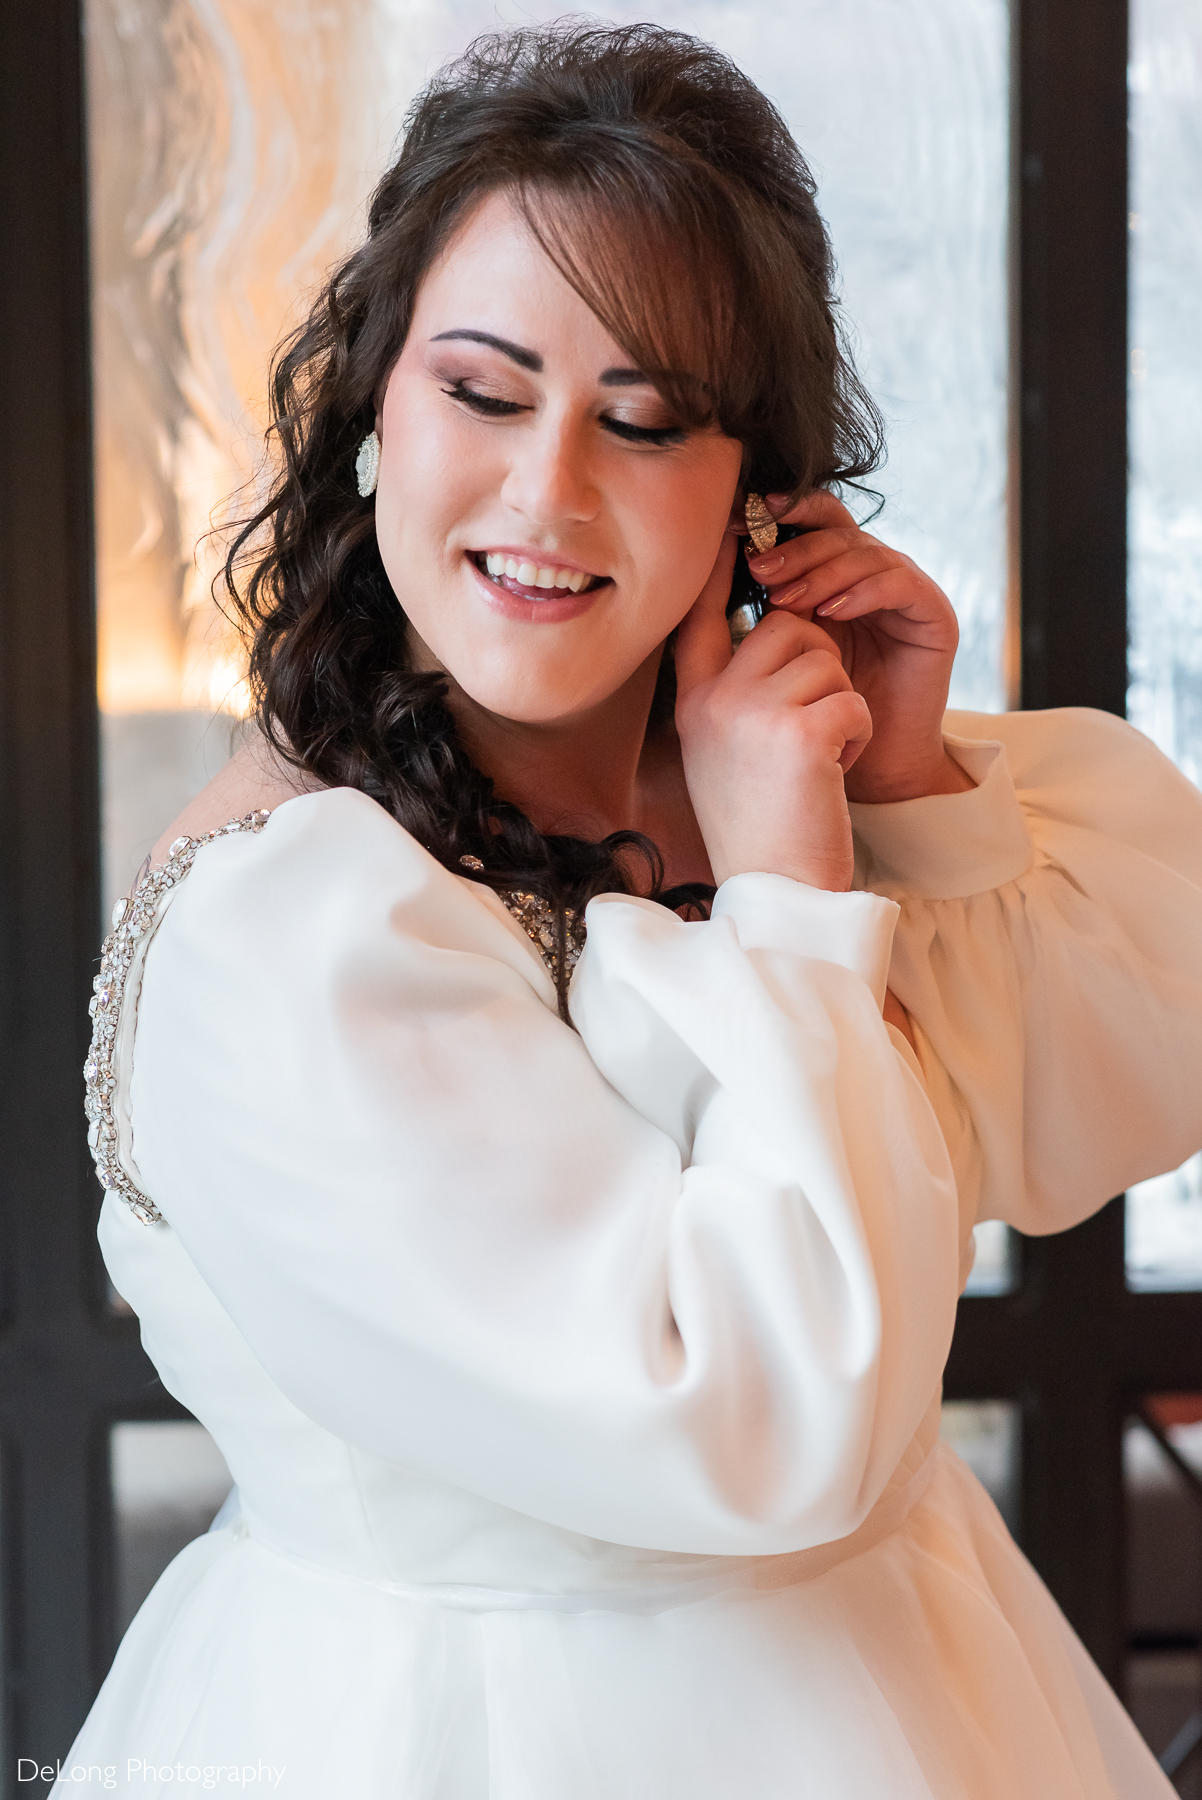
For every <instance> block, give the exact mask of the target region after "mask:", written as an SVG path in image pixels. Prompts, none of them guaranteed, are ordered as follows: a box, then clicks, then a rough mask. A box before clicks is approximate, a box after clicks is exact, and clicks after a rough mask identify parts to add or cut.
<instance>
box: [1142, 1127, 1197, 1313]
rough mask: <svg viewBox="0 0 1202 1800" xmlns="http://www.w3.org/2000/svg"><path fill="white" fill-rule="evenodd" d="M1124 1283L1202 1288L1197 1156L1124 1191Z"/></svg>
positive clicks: (1147, 1289)
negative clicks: (1164, 1173)
mask: <svg viewBox="0 0 1202 1800" xmlns="http://www.w3.org/2000/svg"><path fill="white" fill-rule="evenodd" d="M1126 1225H1127V1286H1128V1287H1130V1288H1135V1289H1137V1290H1140V1291H1143V1292H1155V1291H1157V1290H1161V1291H1163V1290H1165V1289H1169V1288H1174V1289H1181V1288H1192V1289H1197V1288H1202V1156H1191V1157H1190V1159H1189V1161H1188V1162H1187V1163H1185V1164H1183V1165H1182V1167H1181V1168H1180V1169H1175V1170H1173V1171H1172V1173H1171V1174H1168V1175H1157V1176H1156V1177H1155V1178H1154V1179H1153V1180H1152V1181H1141V1182H1140V1183H1139V1186H1138V1187H1133V1188H1132V1189H1131V1191H1130V1192H1129V1194H1128V1195H1127V1219H1126Z"/></svg>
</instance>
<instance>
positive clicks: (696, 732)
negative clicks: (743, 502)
mask: <svg viewBox="0 0 1202 1800" xmlns="http://www.w3.org/2000/svg"><path fill="white" fill-rule="evenodd" d="M734 556H735V542H734V539H733V538H731V537H728V538H726V539H725V540H724V542H723V547H722V550H721V552H720V554H719V556H718V560H717V562H716V563H715V565H714V571H713V574H712V575H711V576H710V578H709V580H708V582H707V583H706V585H705V587H704V589H703V590H702V592H701V595H700V597H699V598H698V600H697V601H696V603H695V605H694V606H693V608H692V610H691V611H690V612H689V613H688V615H687V616H686V618H685V619H684V622H683V623H682V624H681V626H680V629H679V631H678V633H677V638H676V692H677V698H676V726H677V731H678V732H679V735H680V743H681V749H682V752H683V755H684V771H685V779H686V781H687V782H688V786H689V795H690V798H691V799H692V802H693V810H694V812H695V813H696V815H697V823H698V825H699V826H700V827H701V834H702V837H703V838H704V839H705V845H706V849H707V850H708V852H709V857H710V863H711V866H712V868H713V871H714V879H715V881H718V882H723V881H725V880H726V879H727V878H728V876H731V875H740V874H744V873H747V872H750V871H752V870H760V871H763V872H766V873H769V874H777V875H789V876H791V877H792V878H793V879H794V880H795V881H804V882H807V883H808V884H809V885H810V886H811V887H818V888H829V889H831V890H833V891H835V892H842V891H843V890H845V889H846V888H848V887H850V885H851V877H852V843H851V820H850V817H849V815H848V811H847V800H846V797H845V795H844V791H843V776H844V771H845V770H847V769H850V768H851V766H852V764H853V763H854V762H855V760H856V758H857V757H858V756H859V755H860V754H861V752H862V751H863V750H864V747H865V745H866V744H867V743H868V740H869V738H870V737H871V736H872V720H871V718H870V716H869V711H868V706H867V705H866V703H865V701H864V700H863V699H862V698H861V696H860V695H858V694H856V693H855V692H853V690H852V684H851V680H850V678H849V677H848V675H847V674H846V673H845V671H844V668H843V665H842V663H841V661H840V659H839V654H838V651H837V650H836V648H835V646H834V645H833V643H832V642H831V640H830V638H829V637H828V636H827V634H826V632H825V631H823V630H822V629H821V627H820V626H818V625H815V624H812V623H810V622H808V621H806V620H803V619H798V618H793V617H791V616H790V614H789V613H788V612H787V611H781V612H780V613H777V614H774V615H773V616H772V617H770V618H766V619H763V620H762V621H761V622H760V624H759V625H757V626H756V628H755V630H754V631H753V632H752V633H751V634H750V636H749V637H747V638H745V639H744V640H743V642H742V643H741V644H740V646H739V648H738V650H736V651H735V652H734V654H733V655H732V653H731V647H730V633H729V630H728V628H727V624H726V601H727V597H728V595H729V593H730V581H731V573H732V570H733V567H734Z"/></svg>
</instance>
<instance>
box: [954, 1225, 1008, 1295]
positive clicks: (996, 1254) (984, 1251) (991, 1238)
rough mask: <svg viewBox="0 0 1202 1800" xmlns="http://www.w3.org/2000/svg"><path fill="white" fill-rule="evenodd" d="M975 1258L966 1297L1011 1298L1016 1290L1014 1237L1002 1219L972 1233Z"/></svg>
mask: <svg viewBox="0 0 1202 1800" xmlns="http://www.w3.org/2000/svg"><path fill="white" fill-rule="evenodd" d="M972 1235H973V1244H974V1246H975V1249H976V1256H975V1259H974V1261H973V1265H972V1274H971V1275H970V1276H969V1278H968V1280H967V1282H966V1283H965V1287H964V1292H965V1293H966V1294H1008V1293H1009V1292H1010V1290H1011V1289H1012V1288H1013V1286H1014V1281H1015V1265H1016V1260H1017V1259H1016V1257H1015V1254H1014V1234H1013V1232H1012V1231H1011V1230H1010V1227H1009V1226H1008V1225H1004V1224H1003V1223H1002V1221H1001V1220H1000V1219H986V1220H985V1221H984V1222H983V1223H982V1224H980V1225H978V1226H977V1227H976V1229H975V1230H974V1232H973V1234H972Z"/></svg>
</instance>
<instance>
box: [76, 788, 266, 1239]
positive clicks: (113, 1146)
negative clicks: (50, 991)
mask: <svg viewBox="0 0 1202 1800" xmlns="http://www.w3.org/2000/svg"><path fill="white" fill-rule="evenodd" d="M270 817H271V814H270V813H268V812H252V813H247V815H246V817H245V818H244V819H231V820H230V822H229V823H228V825H221V826H219V827H218V829H217V830H216V831H206V832H205V833H204V834H203V836H201V837H178V838H176V840H175V842H174V843H173V844H172V845H171V847H170V849H169V850H168V852H167V860H166V862H164V863H162V864H160V866H159V867H158V868H157V869H151V870H150V871H149V873H148V874H146V875H144V876H143V878H142V880H141V881H140V882H139V883H138V885H137V887H136V888H135V889H134V891H133V893H132V894H131V895H130V896H129V898H128V899H125V900H118V902H117V904H116V906H115V907H114V908H113V928H112V930H111V931H110V932H109V935H108V936H107V937H106V938H105V940H104V943H103V944H102V945H101V947H100V973H99V975H97V977H96V979H95V981H94V982H93V983H92V987H93V990H94V992H93V994H92V1000H91V1004H90V1005H89V1007H88V1011H89V1012H90V1013H91V1015H92V1047H91V1049H90V1050H89V1051H88V1060H87V1062H86V1063H85V1064H84V1066H83V1079H84V1111H85V1113H86V1114H87V1118H88V1147H89V1149H90V1150H91V1152H92V1160H93V1162H94V1163H95V1164H96V1178H97V1180H98V1181H99V1182H100V1185H101V1187H102V1188H105V1189H111V1190H112V1191H113V1192H114V1193H116V1194H119V1195H120V1196H121V1198H122V1200H124V1201H125V1203H126V1205H127V1206H128V1207H129V1209H130V1211H131V1212H132V1213H133V1214H134V1216H135V1218H138V1219H141V1221H142V1223H143V1224H144V1225H154V1224H157V1223H158V1222H159V1221H160V1220H161V1219H162V1216H163V1215H162V1213H160V1212H159V1210H158V1208H157V1207H156V1206H155V1204H154V1202H153V1201H152V1200H150V1199H148V1198H147V1196H146V1195H145V1194H144V1193H143V1192H142V1190H141V1189H140V1188H139V1187H138V1186H137V1184H136V1183H135V1182H133V1181H132V1180H131V1179H130V1177H129V1176H128V1175H127V1174H126V1172H125V1170H124V1169H123V1168H122V1166H121V1159H120V1155H119V1149H118V1141H119V1140H118V1132H117V1120H116V1115H115V1112H114V1106H115V1103H116V1098H117V1075H116V1071H115V1069H114V1067H113V1048H114V1045H115V1043H116V1038H117V1027H118V1024H119V1022H120V1018H121V1002H122V1000H123V999H124V997H125V984H126V980H127V978H128V976H129V972H130V970H131V968H132V967H133V965H134V962H135V960H136V959H137V955H138V950H139V948H140V946H141V943H142V939H143V938H144V937H145V936H146V935H147V933H148V932H150V931H151V930H153V928H154V925H155V923H156V921H157V919H158V916H159V907H160V904H161V902H162V900H163V897H164V895H166V894H168V893H169V892H170V891H171V889H172V888H173V887H175V886H177V885H178V883H179V882H181V881H182V880H183V879H184V876H185V875H186V874H187V873H188V871H189V869H190V868H191V867H192V864H193V863H194V862H195V860H196V852H197V851H198V850H200V849H201V848H202V847H203V846H204V845H205V844H211V843H213V842H214V840H215V839H216V838H223V837H233V836H234V835H235V833H237V832H240V831H256V832H257V831H262V829H263V827H264V825H266V823H267V821H268V819H269V818H270Z"/></svg>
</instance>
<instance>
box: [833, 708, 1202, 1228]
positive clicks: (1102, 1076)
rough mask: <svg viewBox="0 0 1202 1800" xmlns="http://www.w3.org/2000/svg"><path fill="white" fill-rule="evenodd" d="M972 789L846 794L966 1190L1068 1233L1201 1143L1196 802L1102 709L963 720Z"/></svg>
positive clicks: (953, 723) (899, 984)
mask: <svg viewBox="0 0 1202 1800" xmlns="http://www.w3.org/2000/svg"><path fill="white" fill-rule="evenodd" d="M946 741H947V743H948V746H949V749H950V750H951V753H952V755H953V756H954V757H955V758H956V759H957V760H958V761H959V762H961V763H962V764H963V766H964V767H965V768H966V769H967V770H968V772H969V774H970V775H972V776H973V778H974V779H975V780H976V782H977V784H978V785H977V787H976V788H975V790H974V791H972V792H970V793H964V794H954V795H938V796H931V797H929V798H926V799H922V800H911V801H905V802H901V803H898V804H896V805H886V806H866V805H861V806H853V807H852V809H851V810H852V822H853V826H854V828H855V831H856V836H857V840H858V846H859V855H858V875H857V885H862V886H864V887H865V888H867V889H871V890H873V891H875V892H877V893H882V894H888V895H890V896H892V897H893V898H894V899H896V900H897V901H898V903H899V905H900V907H901V918H900V920H899V923H898V928H897V932H896V935H895V940H894V948H893V961H892V965H891V968H890V974H889V982H890V986H891V987H892V989H893V991H894V992H895V994H896V995H897V997H898V998H899V999H900V1001H901V1002H902V1004H903V1006H905V1008H906V1010H907V1011H908V1012H909V1014H910V1016H911V1019H912V1021H913V1023H914V1026H915V1032H916V1039H917V1046H918V1057H919V1061H920V1063H921V1065H922V1069H923V1073H924V1077H925V1080H926V1085H927V1089H928V1092H929V1094H930V1097H931V1100H932V1103H933V1105H934V1107H935V1110H936V1112H937V1114H938V1116H939V1119H940V1123H941V1125H942V1127H943V1131H944V1135H945V1138H946V1140H947V1143H948V1145H949V1149H950V1151H951V1154H952V1160H953V1164H954V1166H955V1169H956V1175H957V1180H958V1183H959V1185H960V1189H961V1195H962V1200H963V1201H964V1202H965V1203H966V1204H967V1206H968V1208H969V1209H970V1211H971V1212H972V1213H973V1214H974V1215H975V1216H976V1217H977V1218H982V1219H989V1218H999V1219H1005V1220H1007V1221H1009V1223H1010V1224H1012V1225H1015V1226H1017V1227H1018V1228H1019V1229H1020V1230H1022V1231H1025V1232H1032V1233H1040V1232H1048V1231H1059V1230H1062V1229H1063V1228H1064V1227H1065V1226H1068V1225H1073V1224H1076V1223H1077V1222H1078V1221H1079V1220H1080V1219H1083V1218H1085V1217H1087V1216H1088V1215H1089V1214H1090V1213H1091V1212H1094V1211H1096V1209H1097V1208H1098V1207H1099V1206H1101V1205H1103V1204H1104V1203H1105V1201H1106V1200H1108V1199H1109V1198H1110V1197H1111V1196H1112V1195H1113V1194H1116V1193H1120V1192H1122V1190H1123V1189H1124V1188H1126V1187H1129V1186H1130V1185H1131V1184H1132V1183H1133V1182H1136V1181H1139V1180H1142V1179H1143V1178H1145V1177H1146V1176H1149V1175H1154V1174H1158V1173H1161V1172H1162V1171H1164V1170H1166V1169H1171V1168H1175V1167H1176V1166H1177V1165H1178V1164H1179V1163H1181V1162H1183V1161H1184V1160H1185V1158H1186V1157H1187V1156H1190V1155H1192V1153H1193V1152H1194V1151H1195V1150H1197V1149H1198V1148H1199V1146H1200V1145H1202V1080H1199V1069H1200V1068H1202V795H1199V793H1198V791H1197V789H1196V788H1194V786H1193V785H1192V784H1191V783H1190V782H1189V781H1187V780H1186V779H1185V777H1184V776H1183V775H1181V774H1180V773H1179V772H1178V770H1177V769H1176V768H1174V766H1173V765H1172V763H1170V762H1169V761H1168V759H1167V758H1166V757H1164V756H1162V755H1161V753H1160V751H1159V750H1157V749H1156V748H1155V746H1154V745H1153V744H1151V743H1150V742H1149V741H1148V739H1147V738H1145V737H1143V736H1142V735H1141V733H1139V732H1138V731H1136V730H1134V729H1133V728H1132V727H1131V726H1129V725H1127V724H1125V723H1124V722H1123V721H1122V720H1120V719H1116V718H1114V717H1112V716H1111V715H1110V714H1107V713H1100V712H1093V711H1089V710H1086V709H1084V708H1065V709H1063V710H1058V711H1049V712H1042V713H1011V714H1004V715H1001V716H993V715H989V714H966V713H959V714H957V713H949V714H948V718H947V731H946Z"/></svg>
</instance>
